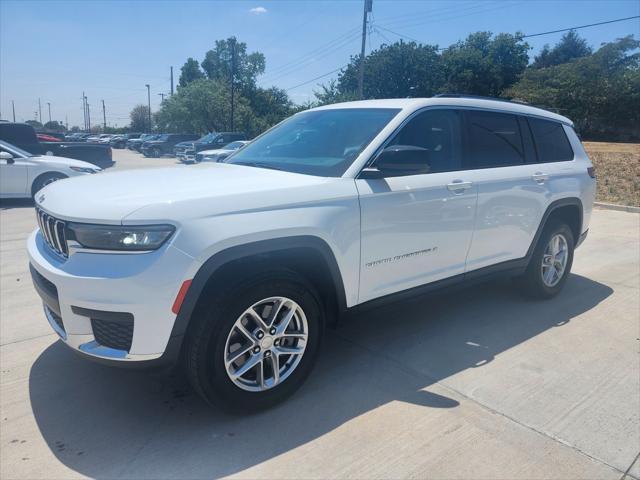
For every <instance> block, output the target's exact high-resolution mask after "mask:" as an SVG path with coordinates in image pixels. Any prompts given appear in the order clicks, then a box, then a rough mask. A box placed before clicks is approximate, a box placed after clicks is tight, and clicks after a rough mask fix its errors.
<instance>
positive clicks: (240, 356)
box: [224, 297, 309, 392]
mask: <svg viewBox="0 0 640 480" xmlns="http://www.w3.org/2000/svg"><path fill="white" fill-rule="evenodd" d="M308 332H309V327H308V323H307V317H306V315H305V313H304V311H303V310H302V308H301V307H300V305H298V304H297V303H296V302H294V301H293V300H291V299H290V298H286V297H269V298H265V299H263V300H260V301H259V302H256V303H254V304H253V305H251V306H250V307H249V308H247V309H246V310H245V311H244V312H243V313H242V315H240V316H239V317H238V319H237V320H236V321H235V323H234V324H233V327H232V328H231V330H230V332H229V335H228V336H227V341H226V343H225V347H224V365H225V370H226V372H227V375H228V376H229V379H230V380H231V381H232V382H233V383H234V385H236V386H237V387H239V388H241V389H243V390H247V391H250V392H262V391H265V390H269V389H271V388H273V387H275V386H277V385H279V384H281V383H282V382H284V381H285V380H286V379H287V378H288V377H289V376H290V375H291V374H292V373H293V372H294V370H295V369H296V368H297V367H298V365H299V364H300V361H301V360H302V357H303V355H304V352H305V349H306V346H307V337H308Z"/></svg>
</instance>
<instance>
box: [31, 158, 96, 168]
mask: <svg viewBox="0 0 640 480" xmlns="http://www.w3.org/2000/svg"><path fill="white" fill-rule="evenodd" d="M31 160H33V161H35V162H46V163H48V164H51V165H55V166H57V167H79V168H92V169H96V168H99V167H97V166H96V165H94V164H93V163H88V162H83V161H82V160H75V159H73V158H67V157H56V156H53V155H38V156H35V157H31Z"/></svg>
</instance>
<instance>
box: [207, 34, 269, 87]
mask: <svg viewBox="0 0 640 480" xmlns="http://www.w3.org/2000/svg"><path fill="white" fill-rule="evenodd" d="M202 69H203V70H204V72H205V73H206V74H207V77H208V78H209V79H211V80H220V81H224V82H228V83H230V82H231V72H232V71H233V72H234V76H233V83H234V85H235V86H237V87H238V88H239V89H241V90H246V89H248V88H253V87H254V86H255V83H256V78H257V77H258V75H261V74H262V73H264V69H265V59H264V55H263V54H262V53H259V52H253V53H247V44H246V43H244V42H238V40H237V39H236V37H229V38H228V39H226V40H216V45H215V47H214V48H213V49H212V50H209V51H208V52H207V53H206V54H205V57H204V60H203V61H202Z"/></svg>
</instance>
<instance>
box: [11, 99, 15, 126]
mask: <svg viewBox="0 0 640 480" xmlns="http://www.w3.org/2000/svg"><path fill="white" fill-rule="evenodd" d="M11 110H13V123H15V122H16V104H15V103H13V100H11Z"/></svg>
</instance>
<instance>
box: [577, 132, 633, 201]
mask: <svg viewBox="0 0 640 480" xmlns="http://www.w3.org/2000/svg"><path fill="white" fill-rule="evenodd" d="M583 145H584V148H585V150H586V151H587V153H588V154H589V158H590V159H591V162H593V165H594V166H595V167H596V175H597V179H598V182H597V184H598V191H597V193H596V201H598V202H607V203H615V204H618V205H633V206H635V207H639V206H640V144H638V143H606V142H583Z"/></svg>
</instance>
